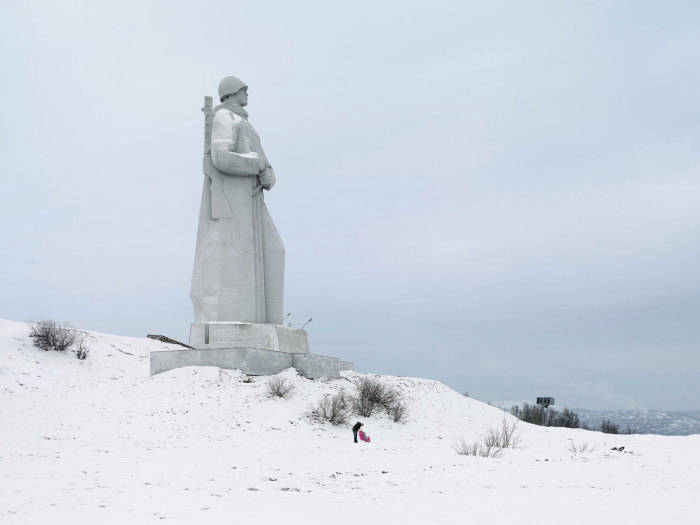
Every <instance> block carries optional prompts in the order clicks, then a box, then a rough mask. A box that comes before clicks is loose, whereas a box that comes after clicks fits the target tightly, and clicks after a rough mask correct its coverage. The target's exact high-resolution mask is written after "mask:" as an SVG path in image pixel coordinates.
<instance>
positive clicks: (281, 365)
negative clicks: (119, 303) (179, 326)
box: [150, 348, 353, 379]
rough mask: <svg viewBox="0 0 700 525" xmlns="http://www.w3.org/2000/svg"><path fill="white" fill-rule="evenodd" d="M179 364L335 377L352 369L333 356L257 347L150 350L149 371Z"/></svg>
mask: <svg viewBox="0 0 700 525" xmlns="http://www.w3.org/2000/svg"><path fill="white" fill-rule="evenodd" d="M183 366H218V367H219V368H229V369H234V370H241V371H242V372H244V373H246V374H248V375H253V376H262V375H273V374H277V373H279V372H281V371H282V370H285V369H287V368H296V369H297V370H298V371H299V373H300V374H301V375H303V376H304V377H308V378H309V379H317V378H320V377H329V378H338V377H340V372H341V370H352V367H353V364H352V363H350V362H347V361H341V360H340V359H338V358H337V357H326V356H323V355H317V354H310V353H289V352H277V351H274V350H261V349H259V348H209V349H195V350H187V349H183V350H156V351H153V352H151V353H150V373H151V375H155V374H159V373H161V372H166V371H168V370H173V369H175V368H180V367H183Z"/></svg>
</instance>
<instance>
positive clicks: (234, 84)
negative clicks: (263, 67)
mask: <svg viewBox="0 0 700 525" xmlns="http://www.w3.org/2000/svg"><path fill="white" fill-rule="evenodd" d="M247 87H248V84H246V83H245V82H243V81H242V80H241V79H240V78H236V77H224V78H222V79H221V82H219V100H220V101H221V102H223V101H224V98H225V97H227V96H229V95H233V94H234V93H237V92H238V91H240V90H241V89H243V88H247Z"/></svg>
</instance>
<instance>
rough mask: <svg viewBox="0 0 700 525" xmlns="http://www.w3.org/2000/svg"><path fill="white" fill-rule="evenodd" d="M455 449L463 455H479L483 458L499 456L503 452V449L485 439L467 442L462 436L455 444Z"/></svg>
mask: <svg viewBox="0 0 700 525" xmlns="http://www.w3.org/2000/svg"><path fill="white" fill-rule="evenodd" d="M454 449H455V452H457V454H459V455H461V456H478V457H482V458H497V457H498V456H500V455H501V453H502V452H503V449H501V448H498V447H495V446H493V445H489V444H488V443H486V440H485V439H484V440H482V441H481V442H479V441H474V442H473V443H467V441H466V440H465V439H464V438H462V439H460V440H459V441H458V442H457V443H456V444H455V446H454Z"/></svg>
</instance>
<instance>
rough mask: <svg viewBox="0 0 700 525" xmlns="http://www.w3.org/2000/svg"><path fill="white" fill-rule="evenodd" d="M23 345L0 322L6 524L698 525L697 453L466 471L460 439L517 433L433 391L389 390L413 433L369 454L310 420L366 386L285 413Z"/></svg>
mask: <svg viewBox="0 0 700 525" xmlns="http://www.w3.org/2000/svg"><path fill="white" fill-rule="evenodd" d="M28 332H29V326H28V325H27V324H25V323H17V322H13V321H1V320H0V423H1V427H0V428H1V430H0V523H18V524H19V523H22V524H24V523H49V522H50V523H71V524H76V523H93V522H99V523H150V522H153V523H155V522H158V523H161V522H163V521H165V522H171V523H245V522H248V521H249V520H254V521H255V523H334V524H337V523H357V522H358V521H361V522H365V523H402V524H406V523H421V524H425V523H431V524H432V523H462V522H470V523H479V524H490V523H494V524H495V523H508V524H510V523H567V524H577V523H591V522H592V521H593V520H595V522H596V523H635V524H639V523H697V516H696V515H693V513H694V498H695V497H696V494H698V493H700V436H697V435H696V436H688V437H661V436H639V435H633V436H614V435H607V434H601V433H598V432H589V431H584V430H569V429H558V428H541V427H537V426H532V425H527V424H525V423H521V424H520V427H519V433H520V443H519V446H518V447H517V448H515V449H508V450H506V451H505V452H504V454H503V455H502V456H501V457H500V458H495V459H494V458H480V457H471V456H460V455H458V454H457V453H456V452H455V451H454V445H455V442H456V441H457V440H458V439H460V438H465V439H466V440H467V441H473V440H476V439H478V438H480V437H481V436H482V435H483V434H484V433H485V432H486V431H487V430H488V429H489V428H491V427H496V426H498V425H500V424H501V422H502V420H503V418H504V417H510V416H506V415H505V414H504V413H503V412H502V411H501V410H499V409H498V408H495V407H491V406H489V405H486V404H484V403H481V402H479V401H476V400H473V399H469V398H466V397H464V396H462V395H461V394H459V393H457V392H455V391H453V390H451V389H449V388H448V387H446V386H445V385H443V384H441V383H439V382H435V381H429V380H424V379H417V378H404V377H391V376H381V379H382V381H384V382H386V383H387V384H389V385H392V386H393V387H395V388H396V389H398V390H399V391H400V392H401V393H402V394H403V396H404V398H405V399H406V401H407V403H408V409H409V415H408V421H407V422H406V423H405V424H401V423H394V422H393V421H392V420H391V419H390V418H388V417H387V416H386V415H383V414H380V415H377V416H373V417H372V418H369V419H366V420H365V419H363V421H364V422H365V428H366V430H367V432H368V433H369V434H370V435H371V437H372V443H370V444H364V443H362V444H354V443H353V442H352V433H351V431H350V428H349V425H345V426H338V427H336V426H332V425H330V424H321V423H318V422H314V421H313V420H312V419H311V418H310V417H309V411H310V407H311V406H312V405H313V404H315V403H316V402H317V401H318V400H319V399H320V398H321V397H322V396H323V395H324V394H328V393H335V392H337V391H338V390H339V389H341V388H344V389H345V390H346V391H348V392H352V391H353V389H354V381H356V380H357V379H358V378H360V377H362V374H358V373H355V372H346V373H344V377H343V378H341V379H337V380H315V381H313V380H308V379H304V378H302V377H300V376H298V375H296V373H295V371H294V370H293V369H290V370H287V371H285V372H283V373H282V375H284V376H285V377H286V378H287V379H288V380H290V381H292V382H294V385H295V390H294V392H293V394H292V396H291V398H290V399H279V398H275V399H272V398H269V397H268V396H267V394H266V384H267V381H268V380H269V378H267V377H256V378H253V381H252V382H246V381H245V379H246V376H244V375H243V374H241V373H240V372H238V371H231V370H220V369H218V368H210V367H189V368H182V369H178V370H173V371H170V372H166V373H163V374H160V375H157V376H154V377H149V376H148V352H149V351H150V350H155V349H162V348H163V347H167V346H168V345H166V344H164V343H161V342H159V341H154V340H149V339H138V338H128V337H118V336H112V335H106V334H100V333H94V332H86V333H85V336H84V338H85V342H86V343H87V345H88V347H89V348H90V354H89V356H88V358H87V359H86V360H85V361H79V360H77V359H76V358H75V355H74V353H73V352H71V351H69V352H66V353H58V352H53V351H52V352H45V351H42V350H39V349H37V348H35V347H34V346H33V345H32V340H31V339H30V338H29V337H28ZM352 422H354V420H353V421H352ZM352 422H351V423H352ZM619 446H624V447H625V449H624V451H623V452H617V451H612V450H610V449H611V448H612V447H619ZM574 448H576V449H581V448H587V449H588V451H587V452H583V453H581V452H574ZM563 516H565V519H564V518H563Z"/></svg>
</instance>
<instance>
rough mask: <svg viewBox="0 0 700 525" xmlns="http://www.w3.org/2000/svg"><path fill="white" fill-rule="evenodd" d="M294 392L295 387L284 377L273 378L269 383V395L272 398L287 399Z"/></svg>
mask: <svg viewBox="0 0 700 525" xmlns="http://www.w3.org/2000/svg"><path fill="white" fill-rule="evenodd" d="M292 390H294V385H293V384H292V383H291V382H290V381H288V380H287V379H285V378H283V377H279V376H278V377H273V378H272V379H270V380H269V381H268V382H267V395H268V396H270V397H281V398H283V399H286V398H288V397H289V396H290V395H291V393H292Z"/></svg>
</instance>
